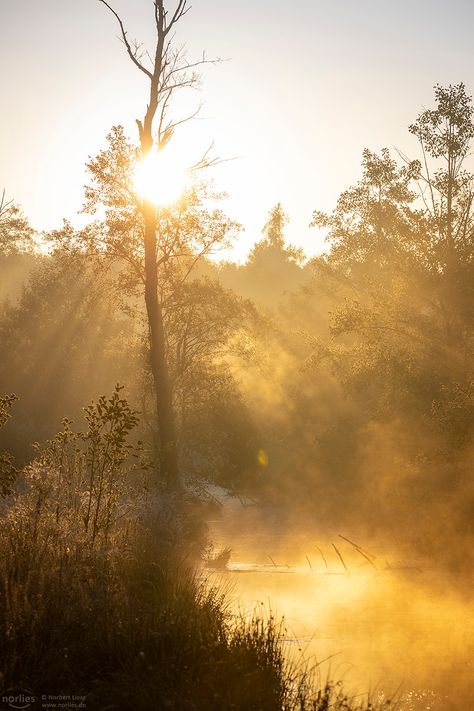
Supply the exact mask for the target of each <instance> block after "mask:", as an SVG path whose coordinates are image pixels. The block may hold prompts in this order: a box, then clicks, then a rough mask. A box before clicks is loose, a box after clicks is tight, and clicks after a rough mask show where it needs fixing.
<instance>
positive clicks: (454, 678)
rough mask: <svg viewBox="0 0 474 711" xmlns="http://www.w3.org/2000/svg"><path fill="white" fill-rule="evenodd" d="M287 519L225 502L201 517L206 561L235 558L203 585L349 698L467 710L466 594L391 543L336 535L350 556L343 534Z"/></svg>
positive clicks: (473, 623)
mask: <svg viewBox="0 0 474 711" xmlns="http://www.w3.org/2000/svg"><path fill="white" fill-rule="evenodd" d="M247 504H249V502H247ZM279 516H282V520H281V521H280V523H281V525H279ZM284 517H285V514H284V513H283V512H282V511H278V510H277V509H274V510H268V509H267V510H265V508H262V507H260V506H258V505H251V504H250V505H242V503H241V502H239V501H236V500H231V499H227V500H226V501H225V502H224V505H223V507H222V509H220V510H219V511H218V512H216V513H215V514H214V515H213V516H211V517H210V520H209V526H210V533H211V536H212V537H213V538H214V541H215V550H216V551H218V550H219V549H220V548H222V547H226V546H228V547H231V548H232V552H231V558H230V561H229V563H228V565H227V570H226V571H214V572H213V573H212V575H211V579H212V581H216V580H217V581H218V582H219V583H220V584H222V585H224V586H225V587H226V588H227V587H228V588H229V589H230V591H231V597H232V601H233V605H234V609H235V610H237V611H243V612H244V614H245V615H247V616H249V617H251V616H252V615H253V614H256V613H257V614H258V613H260V614H263V615H269V614H272V615H274V617H275V619H276V620H277V621H278V620H281V624H282V628H281V629H282V639H283V642H282V643H283V646H284V648H285V651H286V653H287V654H288V657H289V658H290V659H291V660H292V661H293V662H295V663H300V664H301V663H302V660H303V659H304V660H306V661H307V663H308V664H309V666H314V665H317V669H316V673H317V675H319V676H320V677H321V678H322V679H326V678H327V677H329V678H331V679H332V680H334V681H338V680H342V681H343V682H344V685H345V688H346V689H347V691H348V694H349V695H350V696H352V695H357V694H359V693H363V692H366V691H367V690H371V693H372V694H373V695H374V698H380V697H383V696H384V695H385V697H387V696H390V697H392V698H394V699H395V700H398V701H399V703H400V709H401V710H403V711H421V710H423V711H425V710H426V711H428V709H429V710H430V711H431V710H436V709H438V710H439V711H447V710H448V709H452V710H453V711H454V710H456V711H458V710H459V711H461V710H463V711H465V710H466V709H468V708H470V703H471V701H472V674H473V671H474V668H473V661H472V660H473V653H474V642H473V639H474V637H473V632H474V619H473V614H472V613H473V608H472V604H471V603H470V600H469V596H468V595H466V591H465V589H464V590H457V589H456V587H455V586H454V585H453V582H452V579H449V580H444V579H443V578H442V576H441V575H440V573H439V570H435V569H433V567H432V566H431V565H430V562H429V561H427V560H420V559H419V558H412V559H409V558H401V557H400V555H399V552H397V550H396V548H395V547H394V546H393V545H392V546H390V545H389V544H388V543H387V544H383V543H381V542H380V540H377V541H375V540H370V539H369V538H367V539H365V540H363V541H362V540H355V541H353V540H352V539H351V536H350V534H349V532H345V533H347V538H348V539H350V540H351V541H352V543H353V544H355V545H351V543H349V540H345V539H344V538H342V536H343V535H344V533H341V535H338V534H337V533H336V532H335V531H327V530H326V531H324V530H321V529H318V527H317V525H315V523H314V522H311V521H304V520H298V519H297V517H296V516H295V517H294V520H293V521H291V522H289V521H288V518H287V517H286V520H283V518H284ZM357 545H358V546H360V550H357V548H356V547H355V546H357ZM336 548H337V551H336ZM339 556H340V557H339ZM341 558H342V560H341ZM344 566H345V567H344Z"/></svg>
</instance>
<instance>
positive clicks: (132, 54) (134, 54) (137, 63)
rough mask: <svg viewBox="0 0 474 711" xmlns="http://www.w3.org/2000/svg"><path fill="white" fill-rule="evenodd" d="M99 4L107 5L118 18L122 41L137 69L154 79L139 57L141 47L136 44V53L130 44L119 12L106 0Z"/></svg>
mask: <svg viewBox="0 0 474 711" xmlns="http://www.w3.org/2000/svg"><path fill="white" fill-rule="evenodd" d="M99 2H101V3H102V4H103V5H105V7H107V8H108V9H109V10H110V12H111V13H112V15H114V17H115V18H116V20H117V22H118V23H119V26H120V31H121V33H122V41H123V43H124V45H125V47H126V49H127V52H128V56H129V57H130V59H131V60H132V62H133V63H134V64H135V66H136V67H138V69H139V70H140V71H141V72H143V73H144V74H146V76H147V77H148V78H149V79H152V78H153V74H152V73H151V72H150V71H149V69H147V68H146V67H144V66H143V64H142V63H141V62H140V59H139V57H138V56H137V51H138V50H137V48H138V49H139V47H140V45H137V44H135V51H134V50H133V49H132V46H131V44H130V42H129V41H128V39H127V32H126V31H125V27H124V25H123V22H122V19H121V18H120V15H119V14H118V13H117V12H115V10H114V9H113V7H111V6H110V5H109V3H108V2H106V1H105V0H99Z"/></svg>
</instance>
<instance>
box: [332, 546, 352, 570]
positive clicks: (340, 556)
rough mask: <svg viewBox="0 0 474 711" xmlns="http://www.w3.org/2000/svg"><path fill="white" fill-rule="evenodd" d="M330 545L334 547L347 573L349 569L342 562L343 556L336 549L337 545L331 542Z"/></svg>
mask: <svg viewBox="0 0 474 711" xmlns="http://www.w3.org/2000/svg"><path fill="white" fill-rule="evenodd" d="M332 547H333V548H334V550H335V551H336V553H337V555H338V556H339V559H340V561H341V563H342V565H343V566H344V568H345V569H346V573H348V572H349V571H348V570H347V565H346V564H345V563H344V558H343V557H342V555H341V554H340V552H339V551H338V549H337V546H336V545H335V544H334V543H333V544H332Z"/></svg>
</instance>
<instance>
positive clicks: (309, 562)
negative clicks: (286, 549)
mask: <svg viewBox="0 0 474 711" xmlns="http://www.w3.org/2000/svg"><path fill="white" fill-rule="evenodd" d="M305 557H306V560H307V561H308V564H309V567H310V568H311V570H313V566H312V565H311V561H310V559H309V558H308V556H305Z"/></svg>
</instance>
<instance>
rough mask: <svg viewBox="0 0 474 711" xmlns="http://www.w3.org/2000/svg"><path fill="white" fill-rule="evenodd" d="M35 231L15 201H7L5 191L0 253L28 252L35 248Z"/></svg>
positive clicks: (1, 206) (0, 204)
mask: <svg viewBox="0 0 474 711" xmlns="http://www.w3.org/2000/svg"><path fill="white" fill-rule="evenodd" d="M33 235H34V232H33V230H32V228H31V227H30V225H29V224H28V220H27V219H26V217H25V216H24V215H23V213H22V212H21V210H20V208H19V207H18V205H16V204H15V203H14V202H13V201H11V200H10V201H7V200H6V198H5V191H3V193H2V196H1V198H0V255H2V256H11V255H12V254H18V253H25V252H26V253H28V252H31V251H32V250H33V246H34V243H33Z"/></svg>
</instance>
